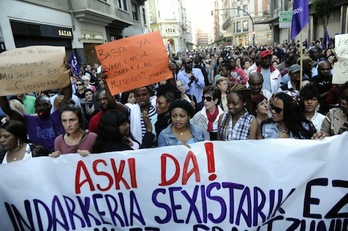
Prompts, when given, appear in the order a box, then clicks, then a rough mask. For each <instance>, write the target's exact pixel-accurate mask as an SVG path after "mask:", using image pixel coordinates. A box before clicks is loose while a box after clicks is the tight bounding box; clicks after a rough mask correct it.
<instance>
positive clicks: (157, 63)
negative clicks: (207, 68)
mask: <svg viewBox="0 0 348 231" xmlns="http://www.w3.org/2000/svg"><path fill="white" fill-rule="evenodd" d="M95 49H96V52H97V56H98V59H99V61H100V63H101V65H102V67H103V70H106V71H107V75H108V78H107V83H108V86H109V88H110V91H111V93H112V94H113V95H116V94H118V93H120V92H125V91H129V90H133V89H135V88H139V87H143V86H147V85H150V84H152V83H157V82H160V81H162V80H166V79H170V78H172V77H173V75H172V72H171V71H170V70H169V68H168V65H169V59H168V55H167V52H166V49H165V47H164V45H163V41H162V38H161V35H160V33H159V32H152V33H148V34H143V35H137V36H131V37H128V38H125V39H120V40H116V41H113V42H109V43H105V44H103V45H99V46H96V47H95Z"/></svg>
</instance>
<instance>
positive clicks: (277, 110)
mask: <svg viewBox="0 0 348 231" xmlns="http://www.w3.org/2000/svg"><path fill="white" fill-rule="evenodd" d="M269 106H270V108H271V110H274V111H275V113H277V114H280V113H281V112H282V111H283V109H281V108H279V107H276V106H274V105H272V104H271V105H269Z"/></svg>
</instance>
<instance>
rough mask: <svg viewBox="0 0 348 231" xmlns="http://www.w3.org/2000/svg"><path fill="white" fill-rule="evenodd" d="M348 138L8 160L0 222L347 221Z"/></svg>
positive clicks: (11, 226)
mask: <svg viewBox="0 0 348 231" xmlns="http://www.w3.org/2000/svg"><path fill="white" fill-rule="evenodd" d="M347 139H348V133H347V132H346V133H344V134H342V135H338V136H333V137H327V138H325V139H323V140H295V139H267V140H260V141H251V140H247V141H232V142H221V141H220V142H219V141H213V142H201V143H195V144H192V145H191V148H190V149H189V148H188V147H186V146H183V145H181V146H175V147H174V146H171V147H163V148H155V149H144V150H138V151H125V152H111V153H102V154H98V155H94V154H91V155H89V156H87V157H81V156H80V155H78V154H69V155H61V156H60V157H59V158H50V157H38V158H33V159H30V160H25V161H18V162H15V163H10V164H5V165H0V176H6V177H2V179H1V184H0V224H1V229H2V230H121V231H126V230H127V231H130V230H132V231H140V230H157V231H158V230H163V231H168V230H170V231H179V230H180V231H181V230H185V231H186V230H193V231H204V230H215V231H220V230H234V231H238V230H243V231H244V230H273V231H279V230H346V228H347V225H348V216H347V213H348V202H347V195H348V194H347V193H348V180H347V170H346V169H347V167H346V165H347V162H348V155H344V154H345V153H346V150H347V149H348V142H347ZM14 169H16V170H18V169H20V171H14ZM62 169H64V171H62ZM333 227H336V229H334V228H333ZM338 227H341V228H338Z"/></svg>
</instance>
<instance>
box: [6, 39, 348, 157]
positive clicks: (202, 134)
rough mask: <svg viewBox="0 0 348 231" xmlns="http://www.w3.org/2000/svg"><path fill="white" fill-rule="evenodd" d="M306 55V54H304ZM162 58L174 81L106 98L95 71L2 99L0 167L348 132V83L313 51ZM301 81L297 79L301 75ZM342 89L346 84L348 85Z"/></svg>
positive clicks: (317, 46)
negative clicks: (53, 86)
mask: <svg viewBox="0 0 348 231" xmlns="http://www.w3.org/2000/svg"><path fill="white" fill-rule="evenodd" d="M308 45H309V44H308ZM300 47H302V46H299V45H298V44H296V43H291V44H276V45H273V46H271V45H264V46H259V47H253V46H249V47H242V46H234V47H232V48H228V49H217V48H216V49H215V48H214V49H213V48H212V49H203V50H199V51H198V50H195V51H191V52H186V53H177V54H172V55H170V56H169V61H170V62H169V68H170V69H171V70H172V72H173V78H172V79H170V80H167V81H162V82H159V83H156V84H151V85H148V86H143V87H140V88H136V89H133V90H131V91H128V92H123V93H121V94H117V95H112V94H111V92H110V91H109V88H108V85H107V81H106V79H107V76H106V74H105V72H103V71H102V70H101V68H100V65H99V64H95V65H94V66H91V65H86V66H85V67H84V68H82V69H81V71H80V74H79V75H75V74H73V72H71V85H70V86H68V87H66V88H63V89H57V90H50V91H47V92H33V93H26V94H19V95H10V96H2V97H0V105H1V109H2V112H1V113H2V120H1V128H0V145H1V154H0V163H2V164H6V163H10V162H14V161H19V160H25V159H28V158H32V157H37V156H51V157H59V156H60V155H63V154H69V153H79V154H80V155H81V156H86V155H89V154H91V153H92V154H95V153H102V152H110V151H124V150H135V149H141V148H155V147H162V146H169V145H187V146H189V145H190V144H193V143H195V142H200V141H208V140H222V141H233V140H245V139H268V138H294V139H320V138H324V137H327V136H333V135H339V134H341V133H343V132H346V131H347V130H348V120H347V115H348V104H347V103H348V81H347V82H345V83H344V84H333V82H332V80H333V76H334V74H335V73H334V72H333V66H334V65H335V62H336V61H337V59H336V57H335V52H334V48H333V47H328V48H324V47H322V44H321V43H320V41H317V42H313V43H312V44H310V45H309V46H308V47H307V46H304V49H303V50H302V52H303V55H302V56H301V55H300V53H299V51H300ZM301 73H302V76H301V75H300V74H301ZM347 79H348V78H347Z"/></svg>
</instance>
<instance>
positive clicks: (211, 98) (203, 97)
mask: <svg viewBox="0 0 348 231" xmlns="http://www.w3.org/2000/svg"><path fill="white" fill-rule="evenodd" d="M205 99H206V100H207V101H208V102H210V101H212V100H213V97H211V96H202V101H204V100H205Z"/></svg>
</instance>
